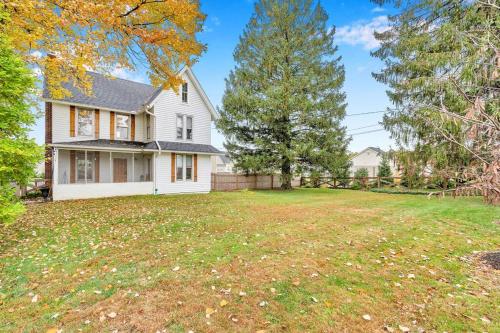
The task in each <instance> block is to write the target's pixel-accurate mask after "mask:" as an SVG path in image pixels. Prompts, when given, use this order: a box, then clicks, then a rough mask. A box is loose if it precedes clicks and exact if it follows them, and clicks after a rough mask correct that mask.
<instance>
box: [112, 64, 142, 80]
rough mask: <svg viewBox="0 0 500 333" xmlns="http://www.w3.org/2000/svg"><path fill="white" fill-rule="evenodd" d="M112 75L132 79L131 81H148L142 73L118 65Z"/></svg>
mask: <svg viewBox="0 0 500 333" xmlns="http://www.w3.org/2000/svg"><path fill="white" fill-rule="evenodd" d="M110 74H111V75H112V76H115V77H117V78H120V79H125V80H130V81H135V82H140V83H147V82H146V79H145V77H144V75H141V74H139V73H136V72H132V71H130V70H128V69H126V68H123V67H120V66H116V67H115V68H114V69H113V70H112V71H111V73H110Z"/></svg>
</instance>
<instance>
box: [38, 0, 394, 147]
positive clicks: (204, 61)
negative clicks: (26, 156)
mask: <svg viewBox="0 0 500 333" xmlns="http://www.w3.org/2000/svg"><path fill="white" fill-rule="evenodd" d="M201 4H202V10H203V12H204V13H205V14H207V19H206V22H205V29H204V31H203V32H201V33H200V35H199V38H200V40H201V41H202V42H203V43H205V44H207V51H206V52H205V53H204V54H203V56H202V57H201V58H200V60H199V62H198V63H197V64H196V65H195V66H194V67H193V71H194V72H195V74H196V76H197V77H198V79H199V81H200V82H201V84H202V86H203V87H204V89H205V91H206V93H207V95H208V96H209V98H210V99H211V101H212V103H213V104H214V105H215V106H220V105H221V99H222V95H223V93H224V87H225V82H224V79H225V77H226V76H227V75H228V73H229V71H230V70H231V69H233V68H234V61H233V50H234V48H235V46H236V44H237V43H238V40H239V36H240V34H241V33H242V31H243V29H244V28H245V25H246V23H247V22H248V20H249V18H250V16H251V15H252V12H253V1H250V0H224V1H222V0H201ZM321 4H322V6H323V7H324V8H325V9H326V11H327V13H328V15H329V24H330V26H335V27H336V29H337V36H336V43H337V44H338V46H339V53H340V55H341V56H342V59H343V60H342V61H343V63H344V65H345V69H346V81H345V85H344V91H345V92H346V94H347V103H348V106H347V114H353V113H362V112H373V111H380V110H384V109H385V108H386V107H390V106H391V105H390V102H389V101H388V99H387V97H386V94H385V87H384V85H382V84H380V83H378V82H376V81H375V80H374V79H373V78H372V76H371V72H372V71H376V70H378V69H379V68H380V67H381V63H380V61H379V60H378V59H375V58H373V57H371V56H370V50H373V49H374V48H376V46H377V42H376V41H375V39H374V38H373V31H374V30H377V31H381V30H383V29H384V28H386V26H387V15H388V14H389V13H390V12H391V11H390V9H388V8H381V7H377V6H376V5H375V4H373V3H371V2H370V1H368V0H356V1H354V0H351V1H334V0H323V1H321ZM114 74H115V75H116V76H119V77H122V78H126V79H132V80H136V81H141V82H146V83H147V78H146V76H145V75H144V73H140V72H139V73H138V72H135V73H130V72H128V71H124V70H119V69H117V70H115V72H114ZM381 119H382V114H381V113H377V114H371V115H364V116H353V117H346V118H345V120H344V124H345V125H346V126H347V129H348V130H349V133H350V134H354V133H359V132H364V131H370V130H377V129H379V128H381V126H379V125H376V124H377V123H378V122H379V121H380V120H381ZM371 125H373V126H371ZM365 126H371V127H367V128H364V129H359V130H356V129H357V128H360V127H365ZM43 128H44V124H43V119H39V121H38V122H37V125H36V127H35V128H34V129H33V132H32V135H33V137H35V138H36V140H37V141H38V142H39V143H43V138H44V133H43ZM223 141H224V137H223V136H222V135H221V134H219V133H217V131H216V129H215V127H214V126H213V129H212V144H213V145H214V146H216V147H218V148H222V143H223ZM391 145H392V146H394V144H393V142H392V140H391V139H390V138H389V134H388V133H386V132H385V131H379V132H373V133H367V134H361V135H354V136H353V137H352V142H351V144H350V150H351V151H360V150H362V149H364V148H365V147H367V146H378V147H380V148H382V149H387V148H389V146H391Z"/></svg>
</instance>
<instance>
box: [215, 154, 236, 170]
mask: <svg viewBox="0 0 500 333" xmlns="http://www.w3.org/2000/svg"><path fill="white" fill-rule="evenodd" d="M212 172H214V173H235V170H234V163H233V161H231V158H230V157H229V155H228V154H227V153H224V155H217V156H213V157H212Z"/></svg>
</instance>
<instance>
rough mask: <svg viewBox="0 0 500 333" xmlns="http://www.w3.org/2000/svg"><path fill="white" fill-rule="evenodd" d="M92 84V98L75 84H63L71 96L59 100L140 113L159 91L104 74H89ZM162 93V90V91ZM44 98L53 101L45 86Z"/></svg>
mask: <svg viewBox="0 0 500 333" xmlns="http://www.w3.org/2000/svg"><path fill="white" fill-rule="evenodd" d="M87 74H88V75H89V76H90V79H91V82H92V94H93V95H92V96H88V95H86V94H85V93H84V92H82V91H81V90H80V89H78V88H76V87H75V86H74V84H73V83H71V82H66V83H63V87H64V88H65V89H68V90H69V91H70V92H71V96H69V97H66V98H63V99H58V101H61V102H67V103H73V104H80V105H84V106H91V107H96V108H103V109H110V110H121V111H127V112H138V111H140V110H141V108H142V106H143V105H144V103H145V102H146V101H148V100H149V99H150V98H151V96H153V95H154V94H155V93H157V91H158V89H157V88H155V87H153V86H151V85H149V84H144V83H139V82H134V81H130V80H125V79H119V78H114V77H110V76H106V75H104V74H100V73H95V72H87ZM160 91H161V89H160ZM42 97H43V98H45V99H52V98H51V96H50V93H49V91H48V89H47V85H46V84H44V89H43V95H42Z"/></svg>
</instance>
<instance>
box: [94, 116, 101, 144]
mask: <svg viewBox="0 0 500 333" xmlns="http://www.w3.org/2000/svg"><path fill="white" fill-rule="evenodd" d="M99 113H100V112H99V109H95V110H94V117H95V121H94V123H95V126H94V127H95V138H96V139H99Z"/></svg>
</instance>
